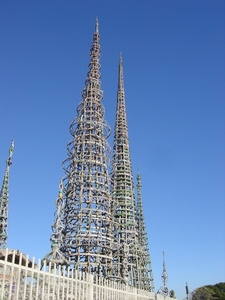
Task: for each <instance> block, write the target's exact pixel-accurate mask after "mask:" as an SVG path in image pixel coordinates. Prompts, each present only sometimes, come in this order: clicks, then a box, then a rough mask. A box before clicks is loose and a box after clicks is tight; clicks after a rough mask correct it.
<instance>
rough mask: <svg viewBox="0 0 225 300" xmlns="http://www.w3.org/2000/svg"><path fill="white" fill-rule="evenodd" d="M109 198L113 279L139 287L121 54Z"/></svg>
mask: <svg viewBox="0 0 225 300" xmlns="http://www.w3.org/2000/svg"><path fill="white" fill-rule="evenodd" d="M112 167H113V171H112V197H113V203H114V204H115V207H116V209H115V211H114V218H115V223H114V224H115V226H116V227H117V228H116V233H115V236H116V238H117V239H118V241H119V244H120V248H119V250H118V251H116V252H115V253H114V264H115V265H116V268H115V269H116V271H117V274H116V276H118V277H122V278H123V280H124V281H125V282H127V283H129V284H131V285H133V286H135V287H138V286H139V280H140V278H139V272H138V259H139V257H138V232H137V226H136V208H135V196H134V182H133V174H132V167H131V158H130V149H129V139H128V126H127V117H126V107H125V93H124V81H123V66H122V55H120V62H119V78H118V91H117V107H116V122H115V131H114V146H113V162H112Z"/></svg>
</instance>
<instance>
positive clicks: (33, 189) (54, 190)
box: [0, 0, 225, 300]
mask: <svg viewBox="0 0 225 300" xmlns="http://www.w3.org/2000/svg"><path fill="white" fill-rule="evenodd" d="M96 17H98V18H99V29H100V35H101V48H102V58H101V65H102V70H101V73H102V89H103V90H104V99H103V103H104V106H105V108H106V120H107V121H108V122H109V123H110V125H111V128H112V130H113V128H114V119H115V106H116V91H117V71H118V61H119V53H120V52H122V53H123V63H124V79H125V93H126V105H127V116H128V125H129V139H130V150H131V158H132V164H133V172H134V176H135V177H136V173H137V167H138V165H139V167H140V171H141V175H142V184H143V190H142V194H143V202H144V210H145V218H146V224H147V230H148V236H149V246H150V253H151V258H152V266H153V274H154V278H155V288H156V290H157V289H158V288H159V287H160V286H161V285H162V282H161V273H162V251H163V250H164V251H165V257H166V265H167V271H168V276H169V279H168V288H169V289H170V290H171V289H174V290H175V292H176V295H177V297H178V298H179V299H180V300H181V299H183V298H184V297H185V289H184V286H185V283H186V282H188V284H189V289H190V290H193V289H195V288H196V287H198V286H201V285H205V284H215V283H217V282H221V281H225V234H224V233H225V217H224V215H225V161H224V157H225V132H224V131H225V129H224V128H225V87H224V83H225V69H224V66H225V55H224V53H225V2H224V1H220V0H216V1H215V0H212V1H208V0H204V1H198V0H194V1H192V0H189V1H179V0H177V1H175V0H171V1H169V0H167V1H151V0H148V1H147V0H141V1H138V0H136V1H133V0H130V1H125V0H120V1H117V0H116V1H105V0H104V1H103V0H102V1H98V0H96V1H72V0H71V1H69V0H68V1H66V0H65V1H59V0H57V1H56V0H54V1H53V0H47V1H44V0H32V1H31V0H30V1H26V0H23V1H11V0H2V1H0V40H1V42H0V44H1V45H0V111H1V118H0V137H1V145H0V176H1V178H2V179H3V175H4V171H5V159H6V158H7V155H8V148H9V146H10V142H11V139H12V138H14V139H15V152H14V155H13V165H12V167H11V170H10V171H11V175H10V176H11V177H10V205H9V207H10V208H9V240H8V247H9V248H15V249H19V250H21V251H23V252H24V253H26V254H29V255H30V256H35V257H36V258H42V257H43V256H44V255H45V254H46V253H47V252H48V251H49V250H50V242H49V237H50V233H51V224H52V222H53V218H54V217H53V215H54V211H55V199H56V197H57V194H58V184H59V180H60V178H61V177H62V176H63V171H62V167H61V163H62V161H63V160H64V159H65V158H66V157H67V153H66V144H67V143H68V141H69V140H70V138H71V137H70V134H69V125H70V122H71V121H72V119H73V118H74V117H75V116H76V107H77V105H78V103H79V102H80V101H81V91H82V89H83V87H84V81H85V79H86V74H87V70H88V63H89V50H90V46H91V43H92V35H93V32H94V27H95V19H96ZM111 142H112V135H111V138H110V143H111ZM111 144H112V143H111Z"/></svg>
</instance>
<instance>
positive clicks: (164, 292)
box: [158, 251, 168, 296]
mask: <svg viewBox="0 0 225 300" xmlns="http://www.w3.org/2000/svg"><path fill="white" fill-rule="evenodd" d="M161 278H162V281H163V287H161V288H160V289H159V291H158V293H159V294H162V295H163V296H167V295H168V287H167V284H166V283H167V280H168V275H167V272H166V263H165V253H164V251H163V272H162V276H161Z"/></svg>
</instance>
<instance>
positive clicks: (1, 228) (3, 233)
mask: <svg viewBox="0 0 225 300" xmlns="http://www.w3.org/2000/svg"><path fill="white" fill-rule="evenodd" d="M13 151H14V140H12V143H11V146H10V149H9V157H8V158H7V160H6V171H5V176H4V179H3V184H2V189H1V193H0V249H5V248H6V245H7V239H8V204H9V203H8V202H9V169H10V166H11V164H12V155H13Z"/></svg>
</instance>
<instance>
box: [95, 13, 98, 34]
mask: <svg viewBox="0 0 225 300" xmlns="http://www.w3.org/2000/svg"><path fill="white" fill-rule="evenodd" d="M95 32H96V33H98V17H97V18H96V21H95Z"/></svg>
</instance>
